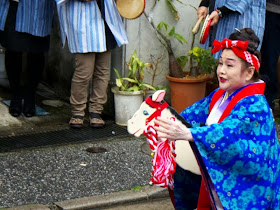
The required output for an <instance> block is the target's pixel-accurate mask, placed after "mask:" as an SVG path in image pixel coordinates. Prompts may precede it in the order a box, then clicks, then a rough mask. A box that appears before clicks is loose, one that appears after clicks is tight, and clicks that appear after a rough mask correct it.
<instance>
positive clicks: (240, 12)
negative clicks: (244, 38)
mask: <svg viewBox="0 0 280 210" xmlns="http://www.w3.org/2000/svg"><path fill="white" fill-rule="evenodd" d="M222 6H226V7H227V8H229V9H230V10H232V11H236V12H234V13H231V14H229V15H228V16H224V17H222V18H220V19H219V22H218V25H217V32H216V36H215V39H217V40H219V41H222V40H223V39H224V38H228V37H229V35H230V34H231V33H233V32H236V31H235V28H237V29H243V28H252V29H253V30H254V31H255V33H256V35H257V36H258V37H259V39H260V45H259V47H258V49H259V50H260V48H261V44H262V39H263V33H264V26H265V7H266V0H238V1H235V0H234V1H233V0H216V3H215V9H216V8H218V7H222ZM204 46H209V40H207V42H206V43H205V45H204ZM221 53H222V51H219V52H218V53H216V54H214V57H215V58H219V57H220V56H221Z"/></svg>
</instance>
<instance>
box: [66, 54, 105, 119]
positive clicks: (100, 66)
mask: <svg viewBox="0 0 280 210" xmlns="http://www.w3.org/2000/svg"><path fill="white" fill-rule="evenodd" d="M110 60H111V50H110V51H106V52H103V53H76V54H75V63H76V69H75V72H74V75H73V78H72V83H71V97H70V103H71V108H72V114H73V115H80V116H84V115H85V109H86V106H87V102H88V95H89V84H90V80H91V79H92V87H91V91H90V92H91V94H90V96H89V107H88V109H89V110H88V111H89V112H95V113H99V114H101V113H102V111H103V105H104V104H105V103H106V101H107V87H108V82H109V66H110Z"/></svg>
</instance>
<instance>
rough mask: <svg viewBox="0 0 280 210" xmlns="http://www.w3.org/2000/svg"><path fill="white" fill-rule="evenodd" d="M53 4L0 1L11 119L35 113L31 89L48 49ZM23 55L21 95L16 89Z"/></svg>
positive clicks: (1, 41) (0, 41) (45, 0)
mask: <svg viewBox="0 0 280 210" xmlns="http://www.w3.org/2000/svg"><path fill="white" fill-rule="evenodd" d="M54 3H55V2H54V1H52V0H1V1H0V14H1V15H0V44H1V45H2V46H3V47H4V48H5V67H6V71H7V76H8V80H9V83H10V88H11V93H12V98H11V103H10V107H9V112H10V114H11V115H12V116H14V117H18V116H20V115H21V113H22V112H23V114H24V115H25V116H26V117H32V116H34V114H35V90H36V87H37V85H38V83H39V81H40V77H41V74H42V72H43V70H44V63H45V55H44V53H45V52H47V51H48V49H49V44H50V32H51V26H52V20H53V12H54V6H55V4H54ZM23 53H26V55H27V56H26V57H27V66H26V70H27V81H25V84H24V88H23V92H24V93H22V91H21V89H22V88H21V87H20V81H21V72H22V68H23V67H22V63H23V62H22V56H23ZM22 95H23V96H22ZM22 98H23V99H24V105H23V108H22Z"/></svg>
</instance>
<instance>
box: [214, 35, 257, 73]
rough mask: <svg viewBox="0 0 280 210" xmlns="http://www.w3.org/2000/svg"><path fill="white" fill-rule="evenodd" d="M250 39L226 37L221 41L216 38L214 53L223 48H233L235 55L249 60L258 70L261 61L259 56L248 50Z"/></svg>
mask: <svg viewBox="0 0 280 210" xmlns="http://www.w3.org/2000/svg"><path fill="white" fill-rule="evenodd" d="M248 43H249V41H238V40H230V39H224V40H223V41H222V42H219V41H218V40H214V42H213V46H214V48H213V49H212V53H213V54H215V53H216V52H218V51H219V50H221V49H225V48H226V49H231V50H232V51H233V52H234V54H235V55H237V56H238V57H239V58H241V59H243V60H245V61H247V62H248V63H249V64H251V65H252V66H254V67H255V69H256V70H257V71H258V70H259V68H260V61H259V59H258V58H257V56H255V55H253V54H251V53H249V52H248V51H247V47H248Z"/></svg>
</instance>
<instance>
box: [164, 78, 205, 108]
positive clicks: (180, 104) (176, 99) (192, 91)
mask: <svg viewBox="0 0 280 210" xmlns="http://www.w3.org/2000/svg"><path fill="white" fill-rule="evenodd" d="M166 78H167V79H168V80H169V85H170V96H171V106H172V107H173V108H174V109H175V110H176V111H177V112H179V113H180V112H182V111H183V110H184V109H185V108H186V107H188V106H190V105H192V104H193V103H195V102H197V101H199V100H200V99H202V98H204V97H205V90H206V82H207V80H208V76H205V77H202V78H175V77H170V76H169V75H166Z"/></svg>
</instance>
